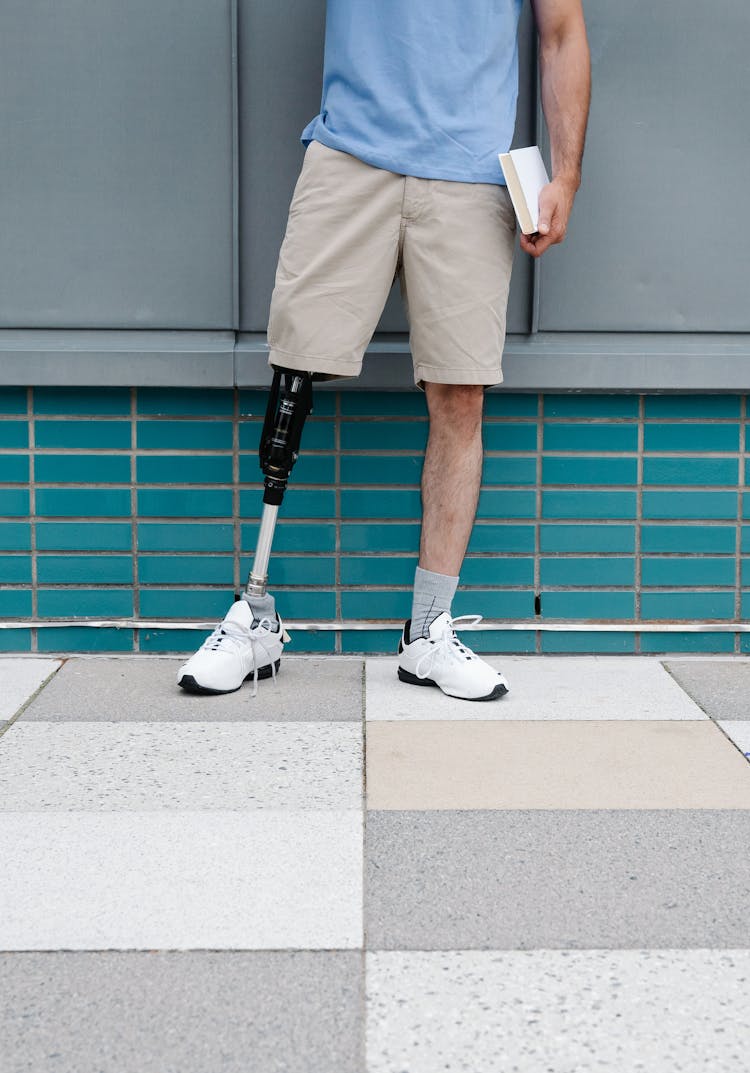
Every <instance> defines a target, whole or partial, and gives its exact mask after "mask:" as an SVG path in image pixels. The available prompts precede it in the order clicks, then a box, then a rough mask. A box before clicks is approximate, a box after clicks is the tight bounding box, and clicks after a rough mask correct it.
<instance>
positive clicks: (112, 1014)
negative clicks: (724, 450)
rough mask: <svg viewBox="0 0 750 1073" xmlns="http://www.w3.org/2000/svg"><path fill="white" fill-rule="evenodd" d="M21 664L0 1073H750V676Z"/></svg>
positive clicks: (2, 806) (8, 767)
mask: <svg viewBox="0 0 750 1073" xmlns="http://www.w3.org/2000/svg"><path fill="white" fill-rule="evenodd" d="M490 662H492V663H494V664H495V665H496V666H498V667H501V668H502V670H503V672H504V673H505V675H506V676H507V678H508V680H509V682H510V687H511V692H510V693H509V694H508V695H507V696H506V697H504V698H502V699H501V700H499V701H496V702H493V703H489V704H471V703H469V702H462V701H456V700H452V699H450V698H447V697H445V696H443V695H442V694H441V693H439V692H438V691H437V690H432V689H419V688H416V687H413V686H408V685H404V684H402V683H400V682H398V680H397V678H396V674H395V660H394V659H392V658H390V657H388V658H366V659H364V658H361V657H353V656H352V657H333V656H329V657H324V658H318V657H299V656H298V657H293V656H289V657H284V658H283V659H282V666H281V670H280V673H279V677H278V683H277V684H276V685H274V683H273V682H272V681H270V680H269V681H265V682H261V683H259V691H258V696H257V697H256V698H252V697H251V695H250V685H249V684H248V685H247V686H245V687H243V689H242V690H240V691H239V692H237V693H236V694H231V695H228V696H225V697H196V696H188V695H185V694H182V693H181V692H180V691H179V690H178V688H177V687H176V685H175V684H174V681H175V671H176V668H177V667H178V666H179V663H180V661H179V660H176V659H165V658H149V657H123V658H115V657H111V658H110V657H75V658H68V659H42V658H35V657H5V658H0V860H1V861H2V869H0V988H1V989H2V994H3V997H4V1002H3V1003H2V1006H1V1007H0V1039H2V1041H3V1062H2V1066H3V1073H20V1071H22V1070H23V1071H27V1070H33V1071H34V1073H47V1071H48V1070H50V1071H52V1070H54V1071H55V1073H74V1071H75V1073H80V1071H85V1070H92V1071H94V1070H95V1071H96V1073H110V1071H112V1073H114V1071H115V1070H116V1071H117V1073H130V1071H133V1073H136V1071H138V1073H149V1071H151V1070H154V1071H156V1070H159V1071H160V1073H161V1071H175V1073H177V1071H179V1073H192V1071H193V1070H194V1071H195V1073H199V1071H200V1073H214V1071H231V1073H234V1071H235V1070H236V1071H238V1073H239V1071H240V1070H241V1071H242V1073H248V1071H250V1073H255V1071H257V1073H275V1071H282V1070H283V1071H285V1073H286V1071H289V1073H307V1071H310V1073H324V1071H325V1073H332V1071H335V1073H438V1071H440V1070H451V1071H466V1073H506V1071H508V1073H513V1071H522V1073H526V1071H528V1073H584V1071H585V1073H588V1071H591V1073H593V1071H595V1070H596V1071H601V1070H607V1071H608V1070H612V1071H616V1073H630V1071H633V1073H635V1071H636V1070H648V1071H652V1070H654V1071H656V1070H658V1073H673V1071H674V1073H677V1071H680V1073H694V1071H695V1073H697V1071H698V1070H706V1069H710V1070H712V1073H713V1071H716V1073H723V1071H725V1070H726V1071H727V1073H729V1071H730V1070H731V1071H732V1073H735V1071H740V1073H741V1071H743V1070H750V1049H749V1048H748V1039H750V1012H749V1011H750V911H749V910H748V906H749V905H750V854H749V853H748V847H749V846H750V701H748V699H747V698H748V697H749V696H750V692H748V685H750V659H744V658H738V657H713V656H712V657H682V656H680V657H671V658H664V659H659V658H655V657H640V656H637V657H629V656H620V657H616V656H613V657H610V656H564V657H554V656H542V657H538V656H528V657H527V656H512V657H490Z"/></svg>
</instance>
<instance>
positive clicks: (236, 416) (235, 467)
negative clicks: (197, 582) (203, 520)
mask: <svg viewBox="0 0 750 1073" xmlns="http://www.w3.org/2000/svg"><path fill="white" fill-rule="evenodd" d="M239 482H240V393H239V389H238V388H235V389H234V396H233V399H232V546H233V553H234V554H233V558H234V562H233V564H232V586H233V588H234V591H235V592H236V593H239V592H241V591H242V576H241V573H242V571H241V561H242V522H241V519H240V488H239Z"/></svg>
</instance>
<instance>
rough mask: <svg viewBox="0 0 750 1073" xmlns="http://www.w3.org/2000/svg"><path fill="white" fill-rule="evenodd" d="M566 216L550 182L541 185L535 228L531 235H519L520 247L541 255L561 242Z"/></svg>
mask: <svg viewBox="0 0 750 1073" xmlns="http://www.w3.org/2000/svg"><path fill="white" fill-rule="evenodd" d="M566 217H567V212H566V211H565V206H564V205H563V204H561V202H560V199H559V198H558V197H557V196H556V194H555V191H554V187H553V186H552V184H551V183H550V184H549V185H548V186H545V187H542V190H541V192H540V194H539V220H538V223H537V230H536V231H535V232H534V234H533V235H523V234H522V235H521V238H520V244H521V249H522V250H524V252H526V253H528V254H530V255H531V256H532V257H541V256H542V254H543V253H544V252H545V250H548V249H549V248H550V246H554V245H556V244H557V243H558V242H562V240H563V239H564V238H565V232H566V229H567V228H566V225H567V219H566Z"/></svg>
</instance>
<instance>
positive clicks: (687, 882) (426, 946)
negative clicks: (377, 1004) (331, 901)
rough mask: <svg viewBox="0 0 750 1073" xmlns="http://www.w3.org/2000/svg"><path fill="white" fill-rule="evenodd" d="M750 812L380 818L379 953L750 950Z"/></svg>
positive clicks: (371, 930) (374, 902) (374, 868)
mask: <svg viewBox="0 0 750 1073" xmlns="http://www.w3.org/2000/svg"><path fill="white" fill-rule="evenodd" d="M748 845H750V812H748V811H739V810H721V811H707V810H706V811H704V810H697V811H685V810H674V811H672V810H668V809H667V810H661V809H659V810H652V811H645V810H644V811H642V812H631V811H625V810H622V811H620V810H618V811H605V810H601V811H599V810H591V811H560V812H549V811H545V810H530V811H501V812H484V811H483V812H370V813H368V816H367V838H366V850H365V853H366V879H365V884H366V887H365V889H366V898H365V901H366V905H365V929H366V935H367V948H368V949H369V950H466V949H477V948H479V949H495V950H507V949H511V950H529V949H544V948H572V947H575V948H581V949H590V948H602V949H618V948H626V949H627V948H633V947H659V948H663V947H707V948H711V947H717V948H718V947H748V946H750V917H749V915H748V904H750V864H749V863H748V852H747V847H748Z"/></svg>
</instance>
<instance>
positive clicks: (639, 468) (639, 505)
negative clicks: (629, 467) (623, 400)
mask: <svg viewBox="0 0 750 1073" xmlns="http://www.w3.org/2000/svg"><path fill="white" fill-rule="evenodd" d="M645 417H646V397H645V395H639V396H638V425H637V430H638V446H637V455H636V483H635V526H634V528H635V547H634V549H633V554H634V559H635V562H634V564H633V565H634V566H635V577H634V578H633V587H634V590H635V591H634V593H633V597H634V600H633V603H634V606H633V615H634V618H635V621H636V622H641V621H642V619H641V577H642V561H641V547H642V539H641V533H642V528H643V449H644V441H645V433H646V429H645ZM642 643H643V642H642V634H641V633H639V632H636V633H634V634H633V652H634V655H636V656H639V655H641V646H642Z"/></svg>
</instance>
